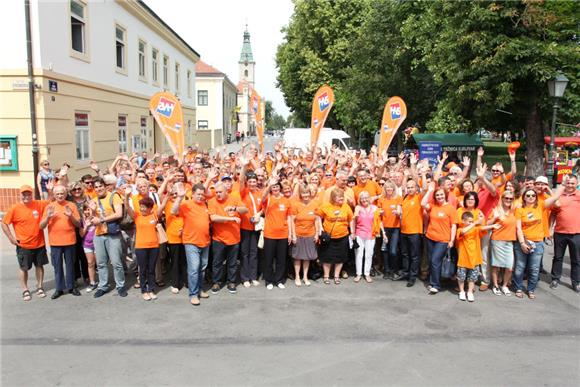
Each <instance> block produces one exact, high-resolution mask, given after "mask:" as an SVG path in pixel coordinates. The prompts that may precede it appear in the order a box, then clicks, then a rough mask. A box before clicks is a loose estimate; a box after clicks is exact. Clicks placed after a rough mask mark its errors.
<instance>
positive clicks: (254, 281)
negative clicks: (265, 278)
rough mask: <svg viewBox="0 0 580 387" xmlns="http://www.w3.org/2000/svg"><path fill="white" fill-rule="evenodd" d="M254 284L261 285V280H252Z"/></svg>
mask: <svg viewBox="0 0 580 387" xmlns="http://www.w3.org/2000/svg"><path fill="white" fill-rule="evenodd" d="M252 285H254V286H260V281H258V280H252Z"/></svg>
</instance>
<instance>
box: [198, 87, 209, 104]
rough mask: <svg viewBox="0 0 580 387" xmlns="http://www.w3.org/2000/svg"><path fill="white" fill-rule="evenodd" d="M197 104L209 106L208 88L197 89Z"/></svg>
mask: <svg viewBox="0 0 580 387" xmlns="http://www.w3.org/2000/svg"><path fill="white" fill-rule="evenodd" d="M197 105H198V106H207V90H198V91H197Z"/></svg>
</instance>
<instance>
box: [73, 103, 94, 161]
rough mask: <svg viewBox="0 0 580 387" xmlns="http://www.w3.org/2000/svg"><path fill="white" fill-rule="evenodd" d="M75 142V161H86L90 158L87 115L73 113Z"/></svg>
mask: <svg viewBox="0 0 580 387" xmlns="http://www.w3.org/2000/svg"><path fill="white" fill-rule="evenodd" d="M75 142H76V154H77V160H79V161H80V160H88V159H89V156H90V152H89V114H88V113H75Z"/></svg>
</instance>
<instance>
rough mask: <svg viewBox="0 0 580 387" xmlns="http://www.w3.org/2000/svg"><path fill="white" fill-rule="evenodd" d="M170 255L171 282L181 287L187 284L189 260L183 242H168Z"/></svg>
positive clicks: (176, 286) (175, 286)
mask: <svg viewBox="0 0 580 387" xmlns="http://www.w3.org/2000/svg"><path fill="white" fill-rule="evenodd" d="M167 250H168V256H169V284H170V285H171V286H173V287H174V288H177V289H181V288H182V287H183V286H184V285H185V284H187V260H186V259H185V249H184V247H183V245H182V244H181V243H167Z"/></svg>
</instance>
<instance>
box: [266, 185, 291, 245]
mask: <svg viewBox="0 0 580 387" xmlns="http://www.w3.org/2000/svg"><path fill="white" fill-rule="evenodd" d="M262 206H265V207H266V212H265V214H266V219H265V223H264V237H265V238H269V239H287V238H288V216H289V215H290V211H291V204H290V200H288V199H286V198H285V197H284V196H280V197H274V196H272V195H269V196H268V197H267V198H266V200H265V201H264V202H263V203H262Z"/></svg>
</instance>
